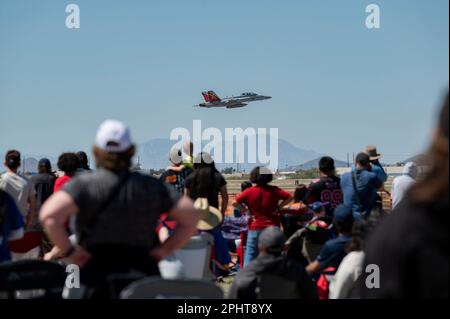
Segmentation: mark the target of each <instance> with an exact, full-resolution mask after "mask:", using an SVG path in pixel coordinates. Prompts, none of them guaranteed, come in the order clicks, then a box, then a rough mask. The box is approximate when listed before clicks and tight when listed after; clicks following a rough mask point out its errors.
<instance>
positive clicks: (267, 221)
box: [233, 166, 293, 266]
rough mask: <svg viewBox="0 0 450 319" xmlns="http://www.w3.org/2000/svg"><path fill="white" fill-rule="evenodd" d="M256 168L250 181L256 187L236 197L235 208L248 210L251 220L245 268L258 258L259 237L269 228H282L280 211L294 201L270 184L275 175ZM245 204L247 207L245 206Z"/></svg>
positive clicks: (289, 195) (251, 174) (287, 194)
mask: <svg viewBox="0 0 450 319" xmlns="http://www.w3.org/2000/svg"><path fill="white" fill-rule="evenodd" d="M263 169H264V168H261V167H259V166H257V167H255V168H254V169H253V170H252V172H251V173H250V181H251V182H252V183H253V184H256V186H254V187H251V188H248V189H246V190H245V191H243V192H242V193H240V194H239V195H237V196H236V199H235V201H234V203H233V206H234V207H236V208H237V209H240V210H241V211H246V210H248V211H249V212H250V215H251V218H250V222H249V228H248V229H249V231H248V236H247V250H246V252H245V257H244V266H246V265H248V264H249V263H250V262H251V261H252V260H253V259H255V258H256V257H257V256H258V237H259V234H260V233H261V232H262V231H263V230H264V229H265V228H267V227H270V226H277V227H279V226H280V215H279V210H280V208H281V207H283V206H285V205H287V204H289V203H290V202H291V201H292V198H293V197H292V196H291V194H289V193H288V192H286V191H284V190H282V189H280V188H278V187H276V186H273V185H269V183H270V182H271V181H272V179H273V175H272V174H270V173H268V172H265V171H262V170H263ZM244 204H245V206H244Z"/></svg>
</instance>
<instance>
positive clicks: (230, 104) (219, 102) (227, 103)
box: [194, 91, 272, 109]
mask: <svg viewBox="0 0 450 319" xmlns="http://www.w3.org/2000/svg"><path fill="white" fill-rule="evenodd" d="M202 95H203V98H204V99H205V103H200V104H198V105H194V106H198V107H208V108H210V107H226V108H227V109H233V108H237V107H243V106H246V105H248V103H249V102H254V101H262V100H268V99H271V98H272V97H271V96H264V95H259V94H256V93H242V94H241V95H239V96H231V97H227V98H224V99H221V98H220V97H219V96H218V95H217V94H216V93H215V92H214V91H207V92H202Z"/></svg>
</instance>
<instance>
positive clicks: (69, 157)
mask: <svg viewBox="0 0 450 319" xmlns="http://www.w3.org/2000/svg"><path fill="white" fill-rule="evenodd" d="M80 167H81V163H80V159H79V158H78V156H77V154H75V153H63V154H61V155H60V156H59V158H58V168H59V169H60V170H61V171H63V172H64V173H65V174H66V175H69V176H70V175H73V174H75V172H76V171H77V170H78V169H79V168H80Z"/></svg>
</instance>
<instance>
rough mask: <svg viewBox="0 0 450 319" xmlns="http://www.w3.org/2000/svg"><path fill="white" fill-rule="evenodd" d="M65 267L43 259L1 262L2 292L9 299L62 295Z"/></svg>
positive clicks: (0, 290) (53, 297)
mask: <svg viewBox="0 0 450 319" xmlns="http://www.w3.org/2000/svg"><path fill="white" fill-rule="evenodd" d="M66 276H67V274H66V271H65V267H64V266H62V265H60V264H58V263H54V262H47V261H42V260H19V261H15V262H6V263H2V264H0V294H1V293H5V294H6V295H7V298H9V299H18V298H30V299H31V298H52V299H59V298H61V297H62V291H63V288H64V283H65V280H66Z"/></svg>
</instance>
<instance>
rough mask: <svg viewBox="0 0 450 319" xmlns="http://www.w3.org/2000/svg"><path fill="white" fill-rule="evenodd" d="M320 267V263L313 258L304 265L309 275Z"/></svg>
mask: <svg viewBox="0 0 450 319" xmlns="http://www.w3.org/2000/svg"><path fill="white" fill-rule="evenodd" d="M320 269H321V265H320V262H319V261H318V260H314V261H313V262H311V263H310V264H309V265H308V266H306V272H307V273H308V274H310V275H311V274H314V273H316V272H318V271H319V270H320Z"/></svg>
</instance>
